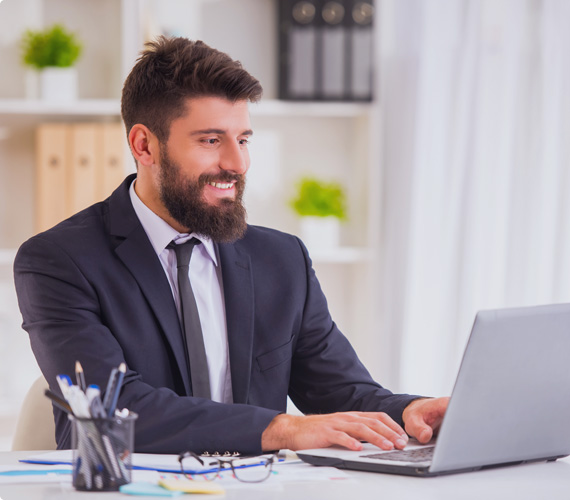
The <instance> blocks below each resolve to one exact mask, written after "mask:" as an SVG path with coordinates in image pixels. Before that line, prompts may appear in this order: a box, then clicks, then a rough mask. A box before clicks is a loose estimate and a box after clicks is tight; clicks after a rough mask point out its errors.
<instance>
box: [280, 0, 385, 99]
mask: <svg viewBox="0 0 570 500" xmlns="http://www.w3.org/2000/svg"><path fill="white" fill-rule="evenodd" d="M372 1H373V0H367V1H361V0H335V1H331V0H281V1H279V50H280V56H279V57H280V64H279V68H280V75H279V97H280V98H281V99H290V100H326V101H355V100H356V101H368V100H371V99H372V68H373V59H372V57H373V54H372V49H373V18H374V6H373V3H372Z"/></svg>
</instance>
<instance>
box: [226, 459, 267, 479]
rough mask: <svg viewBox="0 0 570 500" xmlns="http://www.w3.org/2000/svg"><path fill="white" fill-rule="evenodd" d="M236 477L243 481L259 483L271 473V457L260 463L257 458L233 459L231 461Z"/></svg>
mask: <svg viewBox="0 0 570 500" xmlns="http://www.w3.org/2000/svg"><path fill="white" fill-rule="evenodd" d="M233 466H234V474H235V476H236V479H238V480H239V481H242V482H244V483H259V482H261V481H265V480H266V479H267V478H268V477H269V476H270V474H271V469H272V468H273V463H272V460H271V459H268V460H264V461H262V462H261V463H260V460H259V458H256V459H250V460H248V459H244V460H235V461H234V462H233Z"/></svg>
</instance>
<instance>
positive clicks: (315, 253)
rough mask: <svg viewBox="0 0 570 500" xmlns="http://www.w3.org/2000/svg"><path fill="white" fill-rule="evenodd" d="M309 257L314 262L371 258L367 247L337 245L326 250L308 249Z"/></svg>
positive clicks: (362, 260)
mask: <svg viewBox="0 0 570 500" xmlns="http://www.w3.org/2000/svg"><path fill="white" fill-rule="evenodd" d="M308 250H309V254H310V256H311V259H312V261H313V262H314V263H316V264H321V263H323V264H351V263H358V262H366V261H369V260H371V257H372V255H371V252H370V250H369V249H368V248H363V247H362V248H361V247H339V248H331V249H326V250H318V249H313V250H311V248H309V249H308Z"/></svg>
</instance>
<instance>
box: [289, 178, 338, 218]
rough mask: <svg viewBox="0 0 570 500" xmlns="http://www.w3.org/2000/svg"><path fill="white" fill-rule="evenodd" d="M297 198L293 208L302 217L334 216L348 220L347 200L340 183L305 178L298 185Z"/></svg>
mask: <svg viewBox="0 0 570 500" xmlns="http://www.w3.org/2000/svg"><path fill="white" fill-rule="evenodd" d="M297 190H298V191H297V196H296V197H295V198H293V199H292V200H291V206H292V207H293V209H294V210H295V212H297V214H298V215H300V216H311V215H312V216H317V217H327V216H333V217H337V218H339V219H341V220H344V219H346V199H345V194H344V189H343V187H342V186H341V185H340V184H339V183H338V182H323V181H320V180H318V179H315V178H313V177H303V178H302V179H301V180H300V181H299V182H298V184H297Z"/></svg>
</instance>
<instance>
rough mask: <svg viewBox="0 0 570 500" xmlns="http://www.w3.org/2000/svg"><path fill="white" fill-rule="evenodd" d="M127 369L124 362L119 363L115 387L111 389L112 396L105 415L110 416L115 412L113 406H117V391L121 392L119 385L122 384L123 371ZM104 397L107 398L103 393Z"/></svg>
mask: <svg viewBox="0 0 570 500" xmlns="http://www.w3.org/2000/svg"><path fill="white" fill-rule="evenodd" d="M126 371H127V365H125V363H121V364H120V365H119V369H118V370H117V381H116V383H115V388H114V391H113V396H112V398H111V401H110V403H109V406H108V407H105V408H106V409H107V416H108V417H112V416H113V414H114V413H115V408H116V407H117V401H118V399H119V393H120V392H121V386H122V385H123V378H124V377H125V372H126ZM105 399H107V394H105Z"/></svg>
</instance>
